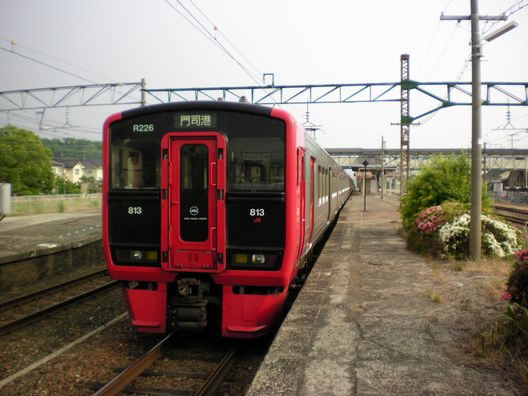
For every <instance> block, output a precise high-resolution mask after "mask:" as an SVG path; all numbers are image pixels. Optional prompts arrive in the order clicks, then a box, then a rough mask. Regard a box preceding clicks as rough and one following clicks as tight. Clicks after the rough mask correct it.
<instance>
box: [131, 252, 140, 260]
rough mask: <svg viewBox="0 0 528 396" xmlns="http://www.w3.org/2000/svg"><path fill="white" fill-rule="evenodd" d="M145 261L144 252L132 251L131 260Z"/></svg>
mask: <svg viewBox="0 0 528 396" xmlns="http://www.w3.org/2000/svg"><path fill="white" fill-rule="evenodd" d="M141 259H143V252H142V251H141V250H131V251H130V260H134V261H139V260H141Z"/></svg>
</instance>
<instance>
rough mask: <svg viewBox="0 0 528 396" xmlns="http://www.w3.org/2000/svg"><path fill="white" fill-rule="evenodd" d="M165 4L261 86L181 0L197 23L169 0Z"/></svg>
mask: <svg viewBox="0 0 528 396" xmlns="http://www.w3.org/2000/svg"><path fill="white" fill-rule="evenodd" d="M164 1H165V3H167V4H168V5H169V6H170V7H171V8H172V9H173V10H174V11H176V12H177V13H178V14H179V15H180V16H181V17H182V18H184V19H185V20H186V21H187V22H188V23H189V24H191V26H193V27H194V28H195V29H196V30H197V31H198V32H200V34H202V35H203V36H204V37H205V38H207V39H208V40H209V41H210V42H212V43H213V44H214V45H215V46H216V47H217V48H219V49H220V50H221V51H222V52H224V53H225V54H226V55H227V56H228V57H229V58H231V59H232V60H233V61H234V62H235V63H236V64H237V65H238V66H239V67H240V68H241V69H242V70H243V71H244V72H245V73H246V74H247V75H248V76H249V77H250V78H251V79H252V80H253V81H254V82H255V83H257V84H259V80H258V78H255V76H253V74H252V73H251V72H250V71H249V70H248V69H247V68H246V67H245V66H244V65H243V64H242V63H241V62H240V61H239V60H238V59H236V58H235V56H234V55H233V54H231V52H229V50H228V49H227V48H225V47H224V46H223V45H222V44H221V43H220V42H219V41H218V40H216V39H215V37H214V35H213V34H212V33H210V32H209V31H208V29H207V28H205V26H203V24H202V23H201V22H200V21H198V20H197V18H196V17H195V16H194V15H193V14H192V12H190V11H189V10H188V9H187V8H186V7H185V6H184V5H183V4H182V3H181V1H180V0H176V1H177V3H178V4H179V5H180V6H181V7H182V8H183V9H184V10H185V11H186V12H187V13H188V14H189V15H190V16H191V18H193V19H194V20H195V21H196V23H194V22H193V21H192V20H191V19H190V18H189V17H188V16H186V15H185V14H184V13H183V12H181V11H180V10H179V9H178V8H177V7H176V6H174V4H172V3H171V2H170V1H169V0H164Z"/></svg>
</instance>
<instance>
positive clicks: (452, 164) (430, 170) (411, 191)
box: [401, 153, 491, 230]
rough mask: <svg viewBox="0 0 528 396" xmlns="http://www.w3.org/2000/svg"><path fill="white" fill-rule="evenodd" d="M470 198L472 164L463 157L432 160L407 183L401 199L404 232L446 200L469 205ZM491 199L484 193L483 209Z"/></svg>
mask: <svg viewBox="0 0 528 396" xmlns="http://www.w3.org/2000/svg"><path fill="white" fill-rule="evenodd" d="M470 199H471V164H470V161H469V158H468V157H467V155H466V154H464V153H460V154H456V155H455V154H453V155H450V156H443V155H437V156H433V157H431V163H430V164H429V165H427V166H424V167H423V168H422V169H421V170H420V173H419V174H418V175H416V176H415V177H414V178H412V179H411V180H409V184H408V185H407V194H406V195H405V196H404V197H402V209H401V214H402V219H403V225H404V228H405V229H406V230H408V229H409V228H410V227H412V224H413V221H414V218H415V216H416V214H417V213H418V212H420V211H422V210H424V209H426V208H429V207H431V206H435V205H440V204H442V203H444V202H446V201H455V202H460V203H462V204H467V205H469V202H470ZM490 205H491V199H490V198H489V196H488V195H487V194H486V193H485V192H483V207H484V208H485V209H486V210H487V209H489V207H490Z"/></svg>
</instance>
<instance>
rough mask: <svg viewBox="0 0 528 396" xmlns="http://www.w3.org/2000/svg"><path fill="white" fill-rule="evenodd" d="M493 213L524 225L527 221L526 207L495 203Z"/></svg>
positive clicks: (527, 210) (527, 212)
mask: <svg viewBox="0 0 528 396" xmlns="http://www.w3.org/2000/svg"><path fill="white" fill-rule="evenodd" d="M495 213H496V214H497V215H499V216H501V217H503V218H505V219H506V220H509V221H511V222H512V223H516V224H521V225H526V224H527V223H528V209H521V208H515V207H511V206H504V205H500V204H498V205H495ZM519 215H520V216H519Z"/></svg>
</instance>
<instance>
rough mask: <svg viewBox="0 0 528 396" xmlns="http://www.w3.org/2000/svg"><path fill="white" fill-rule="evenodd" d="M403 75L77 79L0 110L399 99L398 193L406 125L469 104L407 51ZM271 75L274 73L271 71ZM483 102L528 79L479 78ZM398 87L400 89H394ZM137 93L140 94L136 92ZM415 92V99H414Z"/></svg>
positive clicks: (16, 96) (526, 97)
mask: <svg viewBox="0 0 528 396" xmlns="http://www.w3.org/2000/svg"><path fill="white" fill-rule="evenodd" d="M400 63H401V80H400V81H398V82H382V83H350V84H348V83H347V84H301V85H276V84H275V79H274V78H272V79H271V84H268V85H265V86H260V85H257V86H237V87H202V88H157V89H147V88H146V84H145V80H141V81H140V82H127V83H110V84H93V85H78V86H66V87H51V88H38V89H25V90H17V91H4V92H0V112H10V111H17V110H37V109H48V108H60V107H78V106H103V105H145V104H146V102H147V100H146V99H147V97H148V98H150V99H153V100H154V101H155V102H156V103H167V102H173V101H195V100H226V101H248V102H250V103H254V104H261V105H278V104H332V103H369V102H372V103H398V102H399V103H400V113H401V114H400V123H399V125H400V135H401V136H400V137H401V163H400V175H401V178H400V180H401V183H402V193H404V192H405V187H406V181H407V178H408V176H409V148H410V126H411V125H412V124H413V122H415V121H417V120H420V119H421V118H422V117H425V116H427V115H429V114H432V113H434V112H436V111H438V110H440V109H444V108H449V107H453V106H470V105H471V104H472V93H471V84H472V83H471V82H419V81H414V80H411V79H410V73H409V70H410V69H409V55H406V54H404V55H402V56H401V59H400ZM269 75H271V76H272V77H274V76H273V75H272V74H269ZM480 86H481V90H482V92H483V95H482V97H481V104H482V105H484V106H527V105H528V82H482V83H481V85H480ZM398 88H399V90H398ZM412 92H414V93H417V94H420V96H422V97H425V98H427V99H428V102H431V101H432V104H430V103H428V104H427V106H429V108H428V109H427V110H425V111H421V112H420V113H419V114H416V115H411V114H410V99H411V93H412ZM137 96H139V98H138V97H137ZM416 99H417V98H416V97H414V98H413V101H416Z"/></svg>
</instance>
